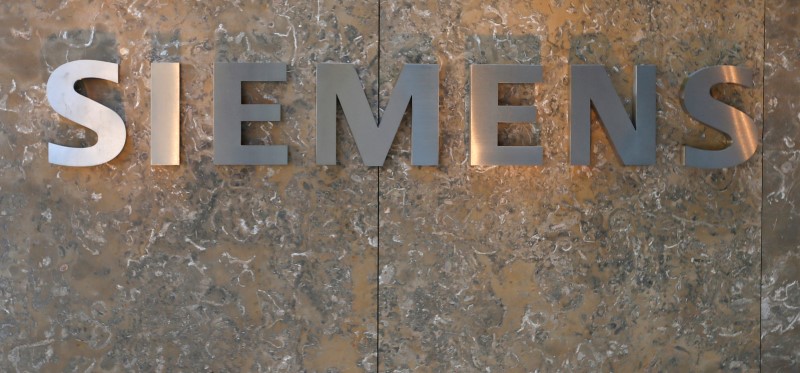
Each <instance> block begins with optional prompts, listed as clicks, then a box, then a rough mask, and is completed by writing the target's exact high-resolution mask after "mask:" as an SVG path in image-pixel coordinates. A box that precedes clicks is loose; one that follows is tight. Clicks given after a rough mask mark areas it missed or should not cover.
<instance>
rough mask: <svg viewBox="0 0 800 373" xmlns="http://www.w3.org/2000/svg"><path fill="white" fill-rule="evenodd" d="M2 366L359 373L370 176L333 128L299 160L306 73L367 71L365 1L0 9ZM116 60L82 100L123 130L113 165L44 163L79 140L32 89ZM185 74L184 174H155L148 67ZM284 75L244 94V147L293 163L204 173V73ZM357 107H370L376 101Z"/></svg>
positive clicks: (309, 76)
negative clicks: (274, 117)
mask: <svg viewBox="0 0 800 373" xmlns="http://www.w3.org/2000/svg"><path fill="white" fill-rule="evenodd" d="M0 8H2V11H1V12H0V23H2V24H3V25H4V26H3V28H2V29H0V97H1V98H0V101H1V103H0V106H1V109H2V110H0V123H2V126H0V144H2V145H0V232H2V233H0V237H1V238H0V245H2V255H0V284H1V285H0V289H2V300H0V310H2V312H0V330H2V332H1V333H2V334H1V335H2V338H0V370H2V371H8V372H13V371H81V372H83V371H146V372H152V371H194V372H200V371H216V372H222V371H254V372H255V371H367V372H370V371H374V370H375V364H376V358H377V356H376V343H377V334H376V333H377V328H376V320H375V309H376V291H377V272H376V261H377V258H376V256H377V203H376V195H377V171H376V170H373V169H368V168H366V167H362V166H361V165H360V163H359V162H357V161H356V159H357V151H356V149H355V147H354V143H353V141H352V140H351V139H350V138H349V137H346V136H342V139H341V140H340V142H339V144H340V145H339V149H340V154H339V156H340V158H339V159H340V161H341V165H340V166H331V167H321V166H316V164H315V162H314V160H313V159H314V153H313V149H314V146H313V144H314V143H315V140H314V136H315V130H314V125H315V120H314V115H315V111H314V94H315V84H314V81H315V76H316V74H315V70H316V63H318V62H323V61H335V62H339V61H350V62H355V63H358V64H359V65H360V70H359V71H360V75H361V77H362V79H363V80H364V82H365V84H366V85H367V86H368V87H369V86H371V85H375V84H376V83H375V81H376V78H377V64H376V61H377V59H376V58H377V35H376V33H375V30H376V29H377V27H378V23H377V21H378V18H377V6H376V4H375V3H373V2H368V1H362V2H349V1H348V2H342V1H327V0H326V1H318V2H316V1H315V2H304V3H294V2H290V3H285V2H275V3H271V2H228V1H193V2H179V1H175V2H170V1H168V2H111V1H95V2H84V1H35V2H9V3H4V4H3V5H0ZM83 58H90V59H100V60H105V61H111V62H119V63H120V68H119V69H120V70H119V71H120V84H119V85H115V84H109V83H104V82H98V81H88V82H86V83H85V84H79V86H78V87H77V88H78V90H79V91H81V92H83V93H84V94H87V95H88V96H89V97H92V98H94V99H98V100H99V101H100V102H102V103H104V104H106V105H108V106H110V107H111V108H112V109H114V110H115V111H116V112H117V113H119V114H120V116H121V117H122V118H123V119H124V120H125V123H126V127H127V133H128V140H127V144H126V146H125V149H124V150H123V152H122V154H121V155H120V156H119V157H118V158H117V159H115V160H114V161H112V162H110V163H108V164H106V165H102V166H98V167H93V168H65V167H56V166H51V165H49V164H48V163H47V153H46V144H47V142H48V141H52V142H58V143H62V144H66V145H72V146H85V145H88V144H91V143H93V142H94V141H96V137H95V136H94V134H93V133H91V132H90V131H86V130H84V129H82V128H80V127H78V126H75V125H71V124H69V123H67V122H66V121H64V120H62V119H59V117H58V116H57V115H56V114H55V113H53V111H52V110H51V109H50V108H49V106H48V105H47V103H46V101H45V85H44V84H45V82H46V81H47V77H48V76H49V73H50V72H51V71H52V70H53V69H54V68H55V67H57V66H59V65H61V64H63V63H65V62H67V61H71V60H76V59H83ZM153 61H171V62H180V63H181V96H180V99H181V105H182V106H181V136H182V139H181V159H180V161H181V165H180V166H177V167H150V165H149V159H150V157H149V143H150V131H149V130H150V119H149V112H150V110H149V102H150V100H149V97H150V96H149V95H150V93H149V90H150V82H149V79H150V63H151V62H153ZM267 61H273V62H276V61H279V62H285V63H287V64H288V65H289V66H290V68H289V71H288V81H287V82H286V83H281V84H277V83H253V84H251V83H247V84H245V87H244V89H243V93H244V99H243V101H245V102H244V103H274V102H276V101H277V102H278V103H280V104H281V105H283V107H282V118H283V119H282V120H281V121H279V122H274V123H246V124H245V125H244V126H243V133H244V134H245V140H244V142H245V144H263V143H274V144H287V145H288V146H289V163H290V164H289V166H286V167H237V166H219V167H217V166H214V164H213V161H212V155H213V142H212V134H213V112H212V108H213V102H212V92H213V68H214V63H215V62H267ZM370 97H375V95H374V94H372V95H370Z"/></svg>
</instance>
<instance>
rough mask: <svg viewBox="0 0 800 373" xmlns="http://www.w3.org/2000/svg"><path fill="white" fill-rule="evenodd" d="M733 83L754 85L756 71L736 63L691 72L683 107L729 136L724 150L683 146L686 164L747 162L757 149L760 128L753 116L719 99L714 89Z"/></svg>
mask: <svg viewBox="0 0 800 373" xmlns="http://www.w3.org/2000/svg"><path fill="white" fill-rule="evenodd" d="M722 83H732V84H738V85H741V86H744V87H748V88H751V87H753V85H754V82H753V71H752V70H750V69H747V68H743V67H736V66H711V67H706V68H703V69H700V70H698V71H696V72H694V73H693V74H691V75H689V79H688V80H687V81H686V85H685V86H684V89H683V106H684V108H685V109H686V111H687V112H688V113H689V115H691V116H692V117H693V118H694V119H697V120H698V121H700V122H701V123H703V124H705V125H707V126H709V127H711V128H715V129H717V130H720V131H722V132H723V133H724V134H725V135H726V136H728V137H729V138H730V143H729V145H728V147H726V148H725V149H722V150H706V149H699V148H695V147H691V146H684V147H683V151H684V155H683V164H684V165H685V166H689V167H697V168H726V167H733V166H736V165H738V164H741V163H744V162H745V161H747V160H748V159H750V157H752V156H753V154H755V152H756V149H757V148H758V140H759V136H758V131H757V129H756V126H755V124H753V118H750V117H749V116H748V115H747V114H745V113H743V112H741V111H739V110H738V109H736V108H734V107H732V106H728V105H726V104H724V103H722V102H720V101H717V100H716V99H714V98H713V97H712V96H711V88H712V87H714V86H715V85H717V84H722Z"/></svg>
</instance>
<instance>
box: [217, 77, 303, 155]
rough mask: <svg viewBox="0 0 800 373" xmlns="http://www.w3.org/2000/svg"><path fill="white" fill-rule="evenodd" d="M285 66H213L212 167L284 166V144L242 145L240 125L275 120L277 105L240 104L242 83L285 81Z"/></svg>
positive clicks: (277, 117)
mask: <svg viewBox="0 0 800 373" xmlns="http://www.w3.org/2000/svg"><path fill="white" fill-rule="evenodd" d="M285 81H286V64H285V63H279V62H272V63H228V62H217V63H216V64H215V65H214V164H218V165H285V164H288V163H289V149H288V147H287V146H286V145H242V122H246V121H279V120H281V109H280V105H278V104H249V105H243V104H242V82H285Z"/></svg>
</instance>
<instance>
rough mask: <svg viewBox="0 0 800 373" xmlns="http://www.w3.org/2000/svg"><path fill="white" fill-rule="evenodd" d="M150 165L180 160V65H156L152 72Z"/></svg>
mask: <svg viewBox="0 0 800 373" xmlns="http://www.w3.org/2000/svg"><path fill="white" fill-rule="evenodd" d="M150 82H151V84H150V164H151V165H154V166H177V165H179V164H180V163H181V161H180V142H181V130H180V124H179V120H180V85H181V84H180V64H178V63H153V64H152V65H151V71H150Z"/></svg>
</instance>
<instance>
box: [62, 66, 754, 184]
mask: <svg viewBox="0 0 800 373" xmlns="http://www.w3.org/2000/svg"><path fill="white" fill-rule="evenodd" d="M118 70H119V66H118V65H117V64H115V63H110V62H103V61H94V60H80V61H73V62H69V63H66V64H64V65H62V66H60V67H58V68H57V69H56V70H55V71H53V73H52V75H50V78H49V80H48V81H47V99H48V101H49V102H50V105H51V106H52V107H53V109H54V110H55V111H56V112H58V113H59V114H61V115H63V116H64V117H66V118H68V119H70V120H72V121H75V122H77V123H78V124H80V125H82V126H85V127H87V128H89V129H90V130H92V131H94V132H96V133H97V143H96V144H95V145H93V146H90V147H85V148H73V147H66V146H61V145H57V144H53V143H50V144H49V146H48V158H49V161H50V163H52V164H57V165H63V166H76V167H81V166H95V165H99V164H102V163H105V162H108V161H110V160H112V159H114V158H115V157H116V156H117V155H118V154H119V153H120V152H121V151H122V148H123V146H124V145H125V137H126V133H125V123H124V122H123V120H122V118H120V117H119V115H117V114H116V113H115V112H114V111H112V110H111V109H109V108H107V107H104V106H102V105H100V104H99V103H97V102H95V101H92V100H90V99H88V98H86V97H84V96H82V95H80V94H78V93H77V92H76V91H75V90H74V85H75V83H76V82H77V81H79V80H81V79H87V78H98V79H105V80H110V81H113V82H115V83H116V82H118ZM570 74H571V76H570V163H571V164H573V165H587V164H589V161H590V142H591V129H590V122H591V120H590V118H591V110H592V107H594V108H595V110H596V112H597V114H598V115H599V117H600V119H601V121H602V123H603V126H604V127H605V129H606V131H607V133H608V135H609V138H610V140H611V143H612V145H613V146H614V149H616V152H617V154H618V155H619V157H620V159H621V161H622V163H624V164H625V165H650V164H654V163H655V161H656V68H655V66H653V65H640V66H636V79H635V80H636V81H635V83H634V87H633V88H634V99H635V103H634V112H635V117H634V118H633V119H631V117H630V116H629V115H628V113H627V112H626V111H625V108H624V106H623V104H622V101H621V100H620V99H619V96H618V95H617V93H616V92H615V91H614V87H613V86H612V84H611V79H610V77H609V76H608V74H607V73H606V71H605V67H603V66H601V65H572V66H570ZM470 75H471V76H470V79H471V89H470V108H471V109H470V113H471V117H470V163H471V164H472V165H540V164H542V147H541V146H500V145H498V142H497V131H498V129H497V127H498V123H520V122H531V123H532V122H535V121H536V108H535V107H534V106H507V105H499V104H498V85H499V84H501V83H518V84H519V83H528V84H529V83H539V82H541V81H542V66H538V65H472V66H471V68H470ZM179 80H180V65H179V64H177V63H153V64H152V74H151V88H152V92H151V123H152V124H151V131H152V135H151V144H150V145H151V164H153V165H178V164H179V163H180V161H179V159H180V157H179V145H180V128H179V105H180V103H179V87H180V82H179ZM284 81H286V64H284V63H220V62H218V63H216V65H215V66H214V163H215V164H219V165H285V164H287V163H288V158H289V150H288V147H287V146H286V145H242V132H241V124H242V122H245V121H279V120H280V119H281V118H280V105H278V104H249V105H247V104H242V89H241V88H242V82H284ZM722 83H732V84H738V85H742V86H745V87H752V86H753V73H752V71H751V70H749V69H746V68H741V67H735V66H713V67H706V68H703V69H701V70H698V71H696V72H694V73H693V74H691V75H690V76H689V77H688V79H687V81H686V83H685V85H684V88H683V95H682V96H683V97H682V100H683V106H684V108H685V109H686V111H687V112H688V114H689V115H691V116H692V117H693V118H695V119H697V120H698V121H700V122H701V123H703V124H705V125H707V126H709V127H712V128H714V129H717V130H719V131H721V132H722V133H724V134H725V135H726V136H727V137H728V138H729V139H730V141H729V143H728V146H727V147H726V148H724V149H721V150H707V149H700V148H695V147H690V146H684V157H683V162H684V165H686V166H690V167H699V168H725V167H733V166H736V165H738V164H740V163H742V162H745V161H746V160H748V159H749V158H750V157H751V156H752V155H753V154H754V153H755V151H756V148H757V147H758V133H757V129H756V127H755V125H754V124H753V120H752V118H750V117H749V116H747V114H745V113H743V112H741V111H739V110H737V109H736V108H734V107H731V106H728V105H726V104H724V103H722V102H720V101H718V100H716V99H714V98H713V97H712V96H711V88H712V87H713V86H715V85H717V84H722ZM337 102H338V104H339V105H341V108H342V111H343V112H344V115H345V117H346V118H347V123H348V124H349V126H350V132H351V133H352V135H353V138H354V139H355V143H356V145H357V147H358V151H359V153H360V154H361V158H362V159H363V161H364V163H365V164H366V165H368V166H382V165H383V163H384V160H385V159H386V156H387V155H388V153H389V149H390V147H391V145H392V141H394V137H395V135H396V134H397V130H398V128H399V126H400V122H401V120H402V118H403V115H404V114H405V111H406V108H407V107H408V106H409V105H411V106H412V107H413V110H412V112H411V122H412V123H413V128H412V134H411V150H412V152H411V163H412V164H414V165H419V166H433V165H437V164H438V163H439V65H419V64H407V65H405V66H404V67H403V70H402V72H401V73H400V76H399V78H398V80H397V82H396V84H395V87H394V89H393V91H392V95H391V97H390V99H389V103H388V104H387V106H386V108H385V111H384V115H383V118H382V119H381V121H380V123H376V121H375V118H374V117H373V115H372V110H371V109H370V105H369V102H368V101H367V98H366V95H365V93H364V90H363V88H362V85H361V82H360V81H359V78H358V75H357V74H356V70H355V67H354V66H353V65H350V64H338V63H323V64H319V65H317V108H316V109H317V149H316V150H317V152H316V160H317V163H318V164H324V165H333V164H336V110H337Z"/></svg>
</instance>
